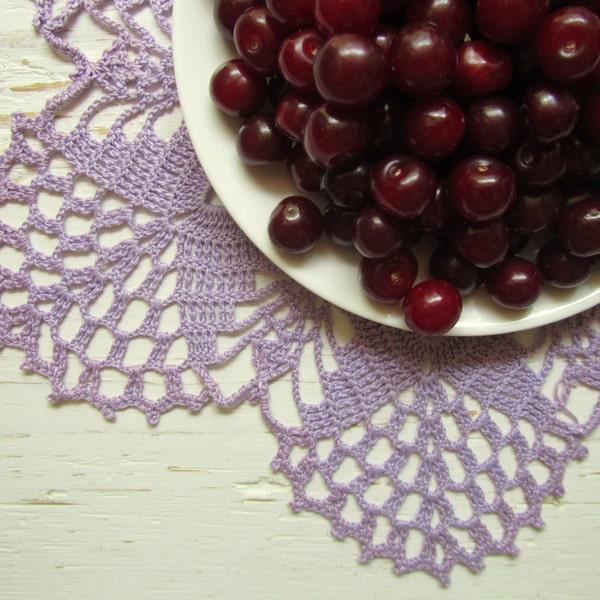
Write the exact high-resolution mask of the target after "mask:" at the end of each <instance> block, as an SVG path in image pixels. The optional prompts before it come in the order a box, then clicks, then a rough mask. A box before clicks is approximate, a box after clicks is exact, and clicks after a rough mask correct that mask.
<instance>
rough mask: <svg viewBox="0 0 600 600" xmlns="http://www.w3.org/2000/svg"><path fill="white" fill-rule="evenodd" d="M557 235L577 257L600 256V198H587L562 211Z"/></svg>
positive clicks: (565, 246)
mask: <svg viewBox="0 0 600 600" xmlns="http://www.w3.org/2000/svg"><path fill="white" fill-rule="evenodd" d="M556 235H557V237H558V239H559V241H560V243H561V244H562V246H563V248H564V249H565V250H566V251H567V252H570V253H571V254H574V255H575V256H599V255H600V197H596V198H586V199H584V200H580V201H579V202H576V203H575V204H571V206H568V207H567V208H566V209H565V210H563V211H562V213H561V214H560V217H559V219H558V223H557V230H556Z"/></svg>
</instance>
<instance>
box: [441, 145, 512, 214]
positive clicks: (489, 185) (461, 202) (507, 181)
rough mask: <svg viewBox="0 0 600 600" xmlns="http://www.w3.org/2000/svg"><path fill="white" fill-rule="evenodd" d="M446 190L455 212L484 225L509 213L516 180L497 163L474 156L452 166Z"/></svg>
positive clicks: (510, 170)
mask: <svg viewBox="0 0 600 600" xmlns="http://www.w3.org/2000/svg"><path fill="white" fill-rule="evenodd" d="M446 186H447V189H448V198H449V200H450V204H451V205H452V206H453V207H454V209H455V210H456V212H457V213H458V214H459V215H460V216H461V217H463V218H465V219H467V220H469V221H471V222H476V223H483V222H486V221H492V220H494V219H497V218H498V217H500V216H502V215H503V214H504V213H505V212H506V211H507V210H508V208H509V207H510V205H511V204H512V203H513V202H514V199H515V197H516V191H517V179H516V177H515V174H514V173H513V171H512V169H511V168H510V167H509V166H508V165H507V164H506V163H505V162H503V161H501V160H500V159H498V158H495V157H493V156H486V155H473V156H470V157H468V158H465V159H463V160H461V161H460V162H458V163H457V164H456V165H454V167H453V168H452V169H451V171H450V173H449V174H448V177H447V179H446Z"/></svg>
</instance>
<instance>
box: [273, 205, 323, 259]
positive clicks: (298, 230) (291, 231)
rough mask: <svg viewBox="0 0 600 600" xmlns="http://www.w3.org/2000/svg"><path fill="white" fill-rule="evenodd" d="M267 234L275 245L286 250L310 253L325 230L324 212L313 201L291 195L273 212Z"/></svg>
mask: <svg viewBox="0 0 600 600" xmlns="http://www.w3.org/2000/svg"><path fill="white" fill-rule="evenodd" d="M268 233H269V238H270V240H271V242H272V243H273V245H274V246H275V247H276V248H278V249H279V250H282V251H283V252H286V253H289V254H298V253H302V252H307V251H308V250H310V249H311V248H312V247H313V246H314V245H315V244H316V243H317V241H318V240H319V238H320V237H321V235H322V233H323V215H322V213H321V211H320V210H319V207H318V206H317V205H316V204H315V203H314V202H313V201H312V200H309V199H308V198H305V197H304V196H288V197H287V198H284V199H283V200H282V201H281V202H279V204H278V205H277V206H276V207H275V209H274V210H273V212H272V213H271V216H270V217H269V226H268Z"/></svg>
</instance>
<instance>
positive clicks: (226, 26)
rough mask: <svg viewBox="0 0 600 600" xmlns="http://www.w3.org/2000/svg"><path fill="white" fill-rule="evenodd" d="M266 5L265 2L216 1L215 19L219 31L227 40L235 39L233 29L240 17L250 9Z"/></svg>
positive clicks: (214, 7) (255, 0) (261, 0)
mask: <svg viewBox="0 0 600 600" xmlns="http://www.w3.org/2000/svg"><path fill="white" fill-rule="evenodd" d="M262 4H264V2H263V0H215V3H214V6H213V19H214V22H215V25H216V26H217V30H218V31H219V33H220V34H221V35H222V36H223V37H224V38H225V39H226V40H232V39H233V28H234V27H235V23H236V21H237V20H238V19H239V17H240V15H241V14H242V13H243V12H244V11H245V10H246V9H248V8H252V7H254V6H260V5H262Z"/></svg>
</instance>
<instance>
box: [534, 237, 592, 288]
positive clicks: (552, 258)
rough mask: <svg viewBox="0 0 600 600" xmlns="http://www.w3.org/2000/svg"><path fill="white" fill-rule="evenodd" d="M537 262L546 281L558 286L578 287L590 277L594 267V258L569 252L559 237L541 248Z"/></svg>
mask: <svg viewBox="0 0 600 600" xmlns="http://www.w3.org/2000/svg"><path fill="white" fill-rule="evenodd" d="M536 262H537V266H538V269H539V270H540V273H541V274H542V277H543V279H544V281H545V282H546V283H548V284H550V285H552V286H553V287H558V288H574V287H577V286H578V285H580V284H581V283H583V282H584V281H586V280H587V279H588V277H589V276H590V274H591V272H592V269H593V267H594V260H593V258H591V257H587V256H573V254H569V253H568V252H566V251H565V249H564V248H563V247H562V245H561V244H560V242H559V241H558V240H557V239H552V240H550V241H548V242H546V243H545V244H544V245H543V246H542V247H541V248H540V250H539V252H538V255H537V257H536Z"/></svg>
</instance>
